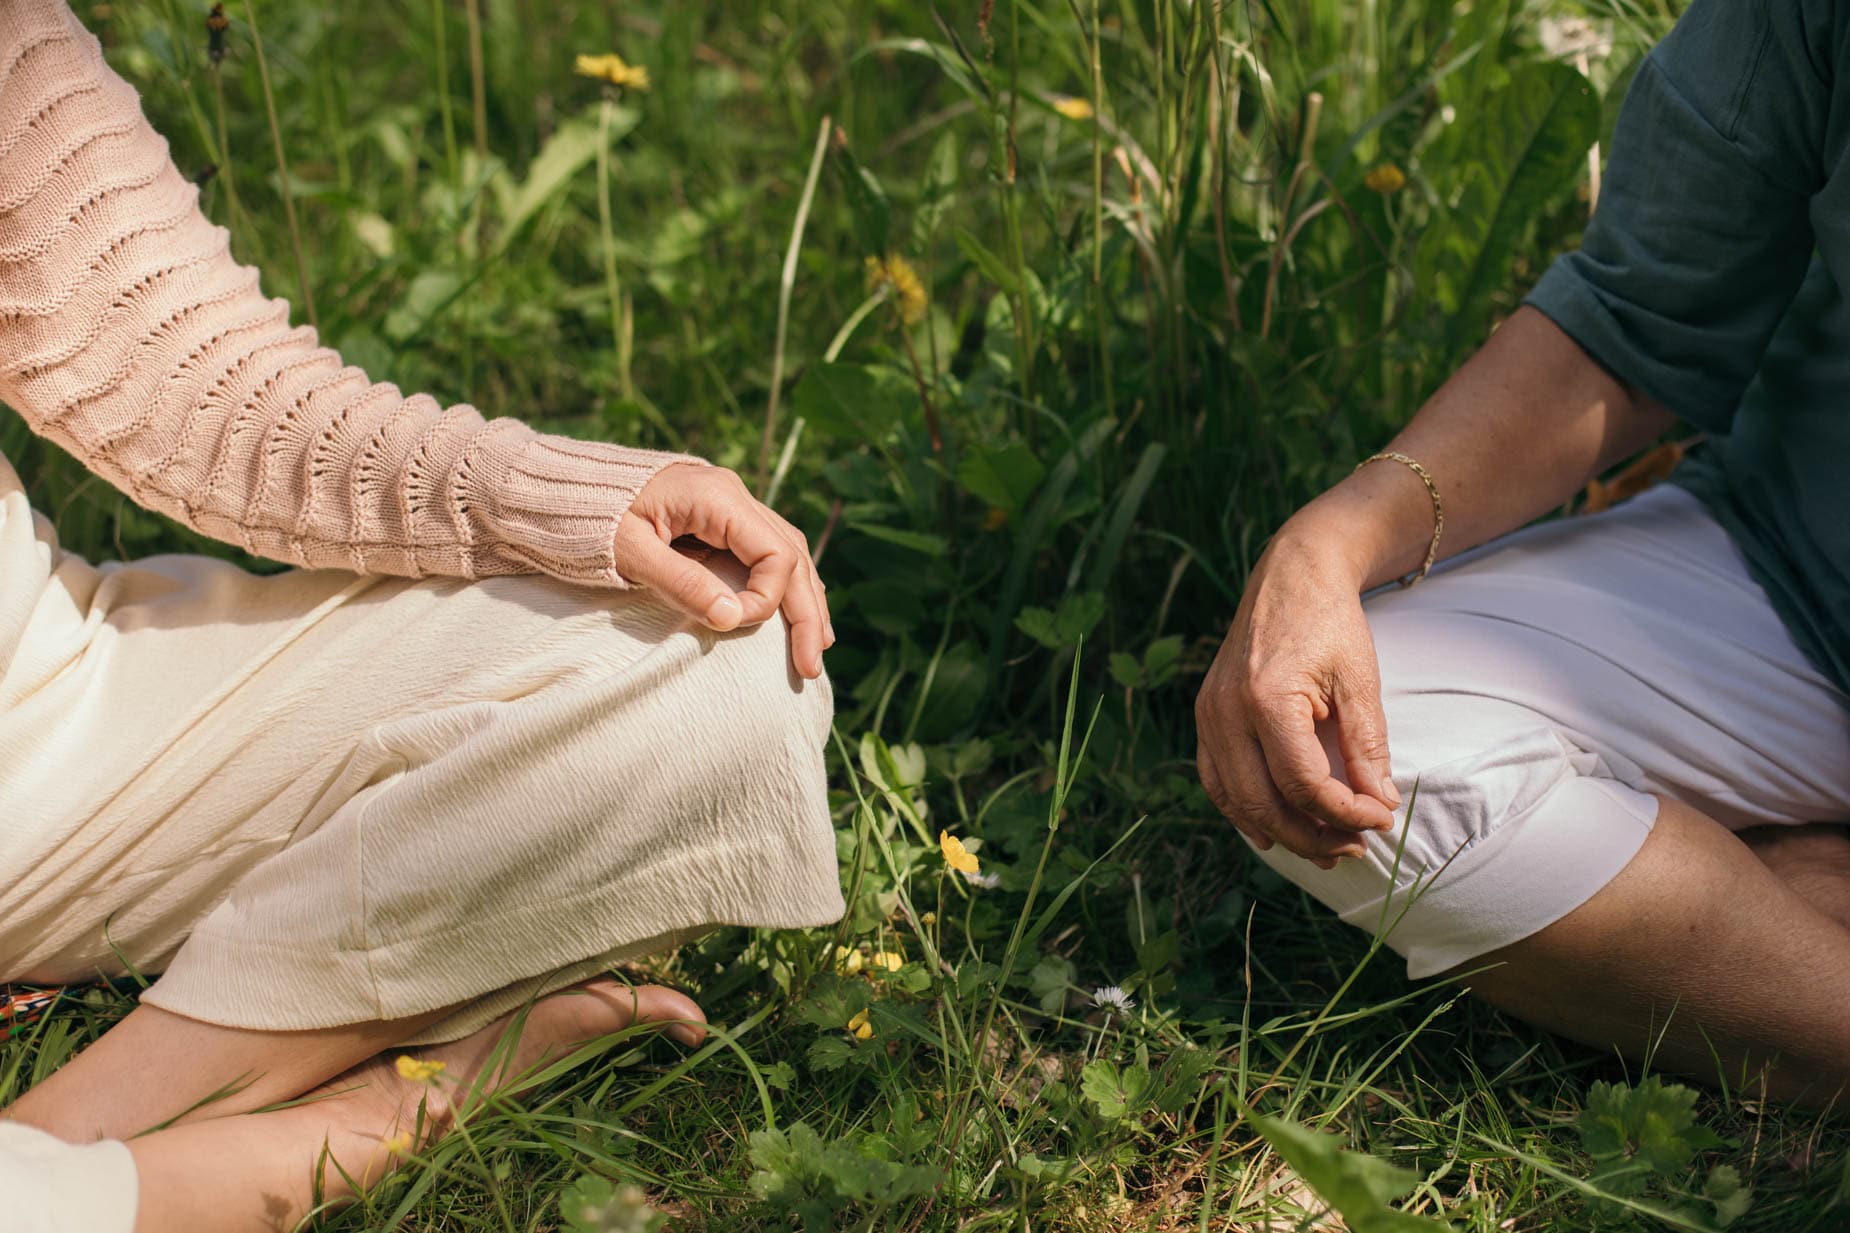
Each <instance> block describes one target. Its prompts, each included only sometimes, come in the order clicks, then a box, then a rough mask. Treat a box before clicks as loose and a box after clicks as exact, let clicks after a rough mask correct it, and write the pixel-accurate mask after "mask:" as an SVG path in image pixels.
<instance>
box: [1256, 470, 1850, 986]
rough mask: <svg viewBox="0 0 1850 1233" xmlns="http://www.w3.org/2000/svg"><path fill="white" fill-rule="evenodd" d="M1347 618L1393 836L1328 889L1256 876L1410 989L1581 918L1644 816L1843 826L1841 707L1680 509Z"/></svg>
mask: <svg viewBox="0 0 1850 1233" xmlns="http://www.w3.org/2000/svg"><path fill="white" fill-rule="evenodd" d="M1365 611H1366V613H1367V616H1368V622H1369V628H1370V630H1371V632H1372V633H1373V636H1374V639H1375V647H1376V652H1377V656H1378V659H1379V662H1380V668H1381V679H1382V691H1383V694H1382V698H1383V706H1384V709H1385V712H1386V716H1387V731H1388V745H1389V752H1390V755H1391V757H1392V761H1393V775H1394V783H1395V786H1396V787H1397V788H1399V789H1400V792H1401V798H1402V800H1403V801H1411V814H1410V815H1409V814H1408V813H1407V812H1406V811H1405V810H1403V811H1402V813H1401V814H1400V815H1399V817H1398V819H1397V820H1398V821H1399V822H1400V824H1401V825H1400V827H1399V828H1398V829H1397V830H1396V831H1394V832H1392V833H1386V832H1383V833H1376V834H1372V835H1369V836H1368V837H1367V838H1366V839H1365V841H1364V842H1365V845H1366V847H1367V852H1366V854H1365V855H1364V856H1363V857H1360V858H1357V859H1351V860H1344V861H1341V862H1339V863H1338V864H1337V867H1336V868H1335V869H1333V870H1327V871H1326V870H1322V869H1319V868H1317V867H1316V866H1315V865H1312V864H1311V863H1310V862H1308V861H1305V860H1301V859H1299V858H1298V857H1296V856H1293V855H1292V854H1291V853H1289V852H1287V851H1285V849H1284V848H1282V847H1277V846H1275V847H1273V848H1272V850H1271V851H1269V852H1267V853H1264V854H1263V859H1264V860H1265V861H1266V863H1267V864H1268V865H1270V866H1271V867H1272V868H1273V869H1275V870H1277V871H1278V872H1279V873H1281V874H1283V875H1284V876H1285V877H1286V878H1288V879H1290V880H1291V881H1292V882H1294V883H1296V884H1297V885H1298V886H1300V887H1302V888H1303V889H1304V890H1306V891H1308V892H1309V893H1310V894H1311V895H1313V896H1315V897H1316V898H1318V899H1320V900H1321V901H1322V902H1323V903H1325V904H1326V905H1328V906H1329V907H1330V908H1332V909H1333V910H1334V911H1336V912H1337V913H1338V914H1339V915H1340V916H1341V917H1342V919H1344V920H1345V921H1348V922H1349V923H1350V924H1352V925H1355V926H1357V927H1359V928H1361V929H1364V930H1367V931H1369V932H1370V933H1371V934H1372V933H1375V932H1379V931H1385V932H1386V941H1387V944H1388V945H1389V946H1390V947H1391V948H1393V949H1394V950H1395V951H1397V952H1399V953H1400V954H1401V955H1402V956H1404V957H1405V959H1406V961H1407V971H1408V975H1409V976H1411V977H1413V978H1415V979H1420V978H1425V977H1430V976H1433V975H1436V974H1438V973H1441V972H1445V971H1447V970H1450V969H1452V968H1455V967H1457V966H1458V965H1460V964H1463V963H1465V962H1467V961H1469V960H1472V959H1475V958H1477V957H1479V956H1481V955H1484V954H1486V953H1488V952H1490V951H1494V950H1497V949H1498V948H1500V947H1503V946H1507V945H1509V944H1511V943H1514V942H1517V941H1520V940H1521V939H1523V938H1525V937H1528V936H1529V935H1531V934H1533V933H1535V932H1537V931H1538V930H1540V929H1543V928H1545V927H1546V926H1548V925H1550V924H1552V923H1554V922H1555V921H1557V920H1559V919H1560V918H1562V917H1563V916H1566V915H1567V914H1568V913H1569V912H1571V911H1573V910H1574V909H1575V908H1577V907H1579V906H1580V905H1581V904H1583V903H1585V902H1586V901H1587V900H1588V899H1590V898H1592V897H1593V895H1594V894H1595V893H1597V892H1598V891H1599V890H1600V889H1601V888H1602V887H1604V886H1605V885H1606V884H1607V883H1608V882H1610V881H1612V879H1613V878H1614V877H1615V876H1617V874H1618V873H1619V871H1620V870H1621V869H1623V868H1624V867H1625V865H1626V864H1627V862H1629V861H1630V860H1631V858H1632V857H1633V856H1634V855H1635V854H1636V853H1637V851H1638V849H1639V848H1640V847H1641V846H1642V845H1643V843H1644V841H1645V837H1646V836H1647V835H1648V834H1649V832H1650V829H1651V826H1652V824H1653V823H1654V822H1655V820H1656V817H1657V805H1658V798H1659V797H1660V796H1667V797H1670V798H1672V799H1676V800H1680V801H1682V802H1684V803H1686V804H1688V805H1691V806H1693V807H1694V808H1696V809H1699V810H1701V811H1702V812H1704V813H1706V814H1708V815H1709V816H1710V817H1712V818H1715V819H1716V820H1718V821H1720V822H1721V823H1722V824H1723V825H1725V826H1727V827H1729V828H1730V829H1733V830H1742V829H1745V828H1748V827H1753V826H1766V825H1797V824H1802V823H1807V822H1842V821H1845V820H1846V819H1850V699H1846V697H1845V696H1844V695H1843V693H1842V692H1841V691H1839V690H1838V689H1837V688H1836V687H1835V686H1834V685H1832V684H1831V682H1830V681H1829V680H1828V679H1826V678H1825V677H1824V676H1823V674H1822V673H1820V672H1819V671H1818V670H1817V669H1816V668H1814V667H1813V666H1812V665H1811V663H1810V662H1809V661H1808V660H1806V658H1805V656H1804V655H1803V653H1802V652H1800V650H1799V649H1798V647H1797V646H1795V645H1794V644H1793V642H1792V639H1791V637H1790V636H1789V635H1788V634H1787V633H1786V630H1785V627H1784V626H1783V625H1782V624H1781V623H1780V620H1779V617H1778V616H1777V615H1776V614H1775V612H1774V611H1773V609H1772V607H1771V606H1770V605H1769V603H1768V602H1767V599H1766V596H1765V594H1764V592H1762V590H1761V589H1760V586H1759V585H1758V584H1757V583H1756V582H1755V581H1754V580H1753V577H1752V576H1751V574H1749V572H1748V570H1747V567H1746V564H1745V562H1744V561H1743V559H1742V557H1741V554H1740V553H1739V551H1738V550H1737V549H1736V548H1735V546H1734V544H1733V542H1732V541H1731V540H1730V539H1729V538H1728V535H1727V533H1726V532H1725V531H1724V530H1723V529H1722V528H1721V527H1720V526H1719V525H1718V524H1717V523H1716V522H1715V520H1714V519H1713V518H1711V517H1710V516H1709V514H1708V512H1707V510H1706V509H1705V508H1704V506H1703V505H1702V503H1701V502H1700V501H1699V500H1697V499H1696V498H1695V497H1693V496H1691V495H1690V494H1689V493H1687V492H1685V491H1683V490H1682V489H1679V488H1675V487H1671V486H1661V487H1658V488H1655V489H1652V490H1651V491H1649V492H1647V493H1645V494H1644V495H1642V496H1640V497H1638V498H1636V499H1634V500H1632V501H1630V502H1627V503H1625V504H1624V505H1621V506H1619V507H1617V508H1615V509H1613V510H1610V511H1607V512H1605V513H1601V514H1596V515H1592V516H1589V517H1583V518H1574V519H1567V520H1562V521H1557V522H1550V523H1544V524H1541V525H1539V526H1535V527H1531V528H1529V529H1527V530H1525V531H1521V532H1518V533H1517V534H1515V535H1512V536H1509V537H1506V538H1505V539H1503V540H1500V541H1497V542H1495V543H1493V544H1490V545H1487V546H1485V547H1484V548H1481V549H1478V550H1476V551H1474V552H1471V553H1467V554H1463V555H1461V556H1460V557H1459V558H1457V559H1456V560H1455V561H1453V562H1449V563H1447V564H1446V565H1445V566H1443V567H1441V568H1440V569H1437V570H1435V571H1434V572H1433V574H1432V576H1431V577H1429V578H1428V579H1427V580H1426V581H1424V582H1422V583H1421V584H1419V585H1418V586H1414V587H1410V588H1407V589H1405V590H1401V589H1398V588H1395V589H1390V590H1383V591H1379V592H1376V593H1374V594H1372V595H1371V596H1370V597H1369V598H1368V600H1367V602H1366V604H1365ZM1321 735H1322V736H1323V737H1324V744H1325V748H1326V750H1327V752H1328V753H1329V755H1330V758H1331V765H1332V766H1334V767H1337V768H1338V773H1339V774H1340V767H1341V759H1340V757H1339V756H1338V753H1337V749H1336V746H1335V743H1334V739H1333V736H1334V734H1333V731H1332V730H1329V729H1328V728H1327V726H1326V729H1325V730H1324V731H1323V732H1322V733H1321ZM1416 785H1417V795H1416V791H1415V788H1416Z"/></svg>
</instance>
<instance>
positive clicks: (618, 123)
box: [501, 107, 641, 243]
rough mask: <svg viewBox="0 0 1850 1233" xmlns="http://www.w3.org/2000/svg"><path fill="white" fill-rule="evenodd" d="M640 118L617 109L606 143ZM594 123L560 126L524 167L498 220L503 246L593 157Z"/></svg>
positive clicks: (569, 122)
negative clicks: (524, 173) (520, 179)
mask: <svg viewBox="0 0 1850 1233" xmlns="http://www.w3.org/2000/svg"><path fill="white" fill-rule="evenodd" d="M640 119H641V116H640V115H639V114H638V113H637V112H636V111H635V109H633V108H630V107H617V108H616V109H615V110H614V111H613V112H612V113H611V117H610V132H609V140H611V141H616V140H617V139H618V138H620V137H622V136H623V135H624V134H626V133H628V132H629V131H630V130H631V129H633V128H635V127H636V124H637V121H638V120H640ZM597 143H598V121H597V120H596V119H595V118H594V117H586V116H577V117H574V118H573V119H570V120H567V121H566V122H565V123H563V124H561V125H560V126H559V128H558V130H557V131H556V132H554V133H553V135H552V136H551V137H548V138H547V139H546V144H545V145H543V146H541V147H540V152H539V153H538V154H536V155H534V156H533V161H532V162H531V163H529V164H528V165H527V178H526V179H525V180H522V181H521V183H520V187H519V188H517V189H515V190H514V193H513V195H512V196H511V197H509V198H508V200H507V203H506V206H505V210H504V214H503V217H502V220H501V235H502V240H503V242H504V243H505V242H506V241H507V240H511V239H512V238H513V237H514V236H515V234H516V233H517V232H519V231H520V229H521V228H522V227H524V226H526V225H527V222H528V220H529V219H531V218H532V217H533V216H534V214H535V213H537V212H538V211H539V209H540V207H541V206H543V205H545V204H546V203H547V202H548V201H550V200H552V198H553V197H554V196H555V195H556V194H558V193H559V192H561V191H563V189H564V188H565V186H566V184H567V183H568V182H569V181H570V180H571V178H572V177H573V176H574V175H576V174H577V173H578V170H579V168H581V167H583V166H584V165H585V164H586V163H588V162H590V161H591V160H592V159H594V158H596V157H597Z"/></svg>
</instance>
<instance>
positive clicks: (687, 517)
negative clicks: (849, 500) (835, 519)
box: [617, 463, 835, 680]
mask: <svg viewBox="0 0 1850 1233" xmlns="http://www.w3.org/2000/svg"><path fill="white" fill-rule="evenodd" d="M683 535H691V536H693V537H694V538H695V539H698V540H700V541H701V542H702V543H704V544H707V545H709V546H711V547H714V548H718V549H721V550H723V551H726V552H730V553H731V554H732V555H733V556H735V557H737V558H738V559H739V561H740V562H741V563H742V564H743V565H744V566H745V567H746V568H747V569H749V570H750V571H751V575H750V577H748V578H747V579H746V582H745V589H744V590H743V591H739V592H737V593H736V594H735V593H734V591H733V589H732V588H731V587H730V586H728V585H727V584H726V582H725V580H724V579H723V578H721V577H720V576H719V575H718V574H717V573H715V572H714V571H713V570H712V569H711V568H709V567H708V566H707V565H706V564H705V563H703V562H700V561H696V560H694V559H692V558H691V557H687V556H683V555H682V554H681V553H679V552H676V551H675V550H674V548H673V547H671V545H672V544H673V543H674V541H675V540H676V539H677V538H679V537H681V536H683ZM617 572H619V573H620V574H622V575H623V577H624V578H626V579H628V580H629V581H630V582H633V583H635V584H636V585H638V586H645V587H648V588H649V589H650V590H652V591H654V592H655V593H656V594H658V595H660V596H661V597H662V598H663V599H666V600H667V601H668V602H670V603H672V604H675V605H676V606H678V607H680V608H682V609H685V610H686V611H687V612H688V613H689V614H690V615H692V616H693V617H694V618H695V619H696V620H698V621H700V622H701V624H703V625H705V626H707V628H709V629H716V630H720V631H721V632H724V631H726V630H731V629H737V628H739V627H740V626H741V625H756V624H758V623H759V622H761V621H767V620H769V619H770V618H771V616H772V614H773V613H775V612H776V611H777V610H778V609H779V608H782V609H783V610H784V619H785V621H786V622H788V623H789V626H790V658H791V662H792V663H793V664H795V666H796V670H797V671H798V672H799V673H801V674H802V675H803V676H805V677H807V678H809V679H810V680H814V679H815V678H817V677H819V676H821V675H822V652H823V651H825V650H827V649H828V648H829V647H831V646H833V645H835V627H834V626H833V625H831V624H830V623H829V604H828V599H827V597H826V596H825V595H824V594H823V591H824V588H823V585H822V580H821V579H820V578H818V577H817V576H816V567H815V565H814V564H813V563H812V562H811V561H810V557H809V541H808V540H806V539H804V538H803V533H802V532H801V531H799V530H797V529H796V528H795V527H793V526H791V525H790V524H789V523H788V522H785V521H784V520H783V518H781V517H779V516H778V514H777V512H776V511H775V510H772V509H771V508H770V507H769V506H767V505H765V504H763V503H762V502H760V501H759V500H758V499H757V498H755V497H753V496H752V494H751V493H750V491H748V490H747V489H746V487H745V484H744V482H743V481H742V480H740V479H739V477H738V476H737V475H735V474H733V473H732V472H731V471H728V470H725V469H724V468H722V467H703V466H696V465H694V464H691V463H676V464H675V465H673V466H670V467H664V468H663V469H662V470H660V471H658V472H657V473H656V475H655V478H654V479H651V480H650V481H649V482H648V483H647V484H645V485H644V486H643V489H642V491H641V492H639V493H637V494H636V499H635V501H633V502H632V503H631V504H630V507H629V511H628V512H627V513H625V514H624V515H623V521H622V522H621V523H619V524H618V526H617Z"/></svg>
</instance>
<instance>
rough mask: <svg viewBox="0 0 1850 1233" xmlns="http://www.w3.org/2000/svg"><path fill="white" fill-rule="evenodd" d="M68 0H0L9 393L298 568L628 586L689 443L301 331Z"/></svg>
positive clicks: (106, 459) (181, 516)
mask: <svg viewBox="0 0 1850 1233" xmlns="http://www.w3.org/2000/svg"><path fill="white" fill-rule="evenodd" d="M198 197H199V192H198V189H197V188H196V187H195V186H194V185H193V184H191V183H189V182H188V181H187V180H186V178H185V177H184V176H182V175H181V174H180V172H179V170H178V169H177V168H175V167H174V165H173V162H172V160H171V159H169V157H168V153H167V143H166V142H165V141H164V140H162V139H161V137H160V136H159V135H158V134H156V133H155V131H154V130H153V129H152V128H151V127H150V126H149V125H148V122H147V120H146V119H145V118H144V117H143V116H142V113H141V106H140V101H139V99H138V98H137V96H136V94H135V91H134V89H133V88H132V87H131V86H129V85H128V83H127V82H125V81H123V80H122V79H121V78H120V77H118V76H117V75H116V74H115V73H114V72H113V71H111V70H110V69H109V67H108V66H107V65H106V64H105V63H104V61H103V55H102V48H101V46H100V45H99V44H98V42H97V41H96V39H95V38H94V37H93V36H92V35H91V34H90V33H89V32H88V31H87V30H85V29H84V28H83V26H82V25H81V24H80V23H79V22H78V20H77V18H76V17H75V16H74V15H72V13H71V12H70V10H69V9H68V8H67V7H66V6H65V5H64V4H63V3H62V2H61V0H0V399H3V400H4V401H5V402H6V403H8V404H9V405H11V406H12V407H13V408H14V409H15V410H17V411H18V412H19V413H20V414H21V415H22V416H23V417H24V418H25V420H26V422H27V423H28V424H29V425H30V426H31V427H32V429H33V431H35V432H37V433H39V434H41V435H43V436H46V437H49V438H50V439H52V440H54V441H56V442H57V443H58V444H59V445H61V446H63V447H64V448H65V449H67V450H69V451H70V452H71V453H72V454H74V455H75V456H76V457H77V458H78V459H80V460H81V461H82V462H83V463H84V465H85V466H86V467H88V468H89V469H90V470H92V471H94V472H96V473H97V474H98V475H101V476H103V477H104V478H105V479H107V480H109V482H110V483H112V484H114V485H115V486H116V487H118V488H120V489H121V490H122V491H123V492H125V493H127V494H128V495H129V496H130V497H131V498H132V499H134V500H135V501H136V502H137V503H138V504H140V505H143V506H145V507H147V508H149V509H152V510H157V511H159V512H161V513H163V514H167V515H169V516H170V517H173V518H176V519H178V520H179V521H181V522H183V523H185V524H186V525H188V526H190V527H193V528H195V529H197V530H199V531H201V532H204V533H205V534H207V535H210V536H213V537H214V538H217V539H221V540H225V541H227V542H229V543H232V544H236V545H238V546H239V547H242V548H244V549H246V550H247V551H249V552H252V553H256V554H258V555H260V556H266V557H271V558H274V559H276V560H280V561H286V562H289V563H291V564H294V565H302V566H309V567H328V568H340V569H350V570H354V571H357V572H360V573H375V574H399V575H405V576H410V577H423V576H425V575H431V574H437V575H449V576H454V577H462V578H476V577H482V576H485V575H490V574H508V573H532V572H542V573H547V574H551V575H553V576H555V577H558V578H563V579H566V580H568V581H573V582H583V583H592V584H598V585H605V586H621V585H623V579H622V578H621V577H620V576H619V574H618V573H617V568H616V562H615V559H614V554H615V539H616V529H617V524H618V522H619V521H620V520H621V519H622V517H623V514H624V511H625V510H627V509H628V508H629V505H630V502H631V501H632V500H633V499H634V497H635V496H636V494H637V493H638V492H639V491H641V489H642V487H643V485H644V484H646V483H648V481H649V480H650V479H651V478H653V477H654V475H655V474H656V472H658V471H660V470H661V469H662V468H663V467H665V466H668V465H670V464H672V463H675V462H693V461H697V460H695V459H691V458H688V457H686V456H684V455H678V454H665V453H659V452H655V451H650V450H637V449H627V448H623V447H621V446H614V445H606V444H602V443H598V442H590V441H576V440H571V439H569V438H565V437H558V436H552V435H548V434H543V433H539V432H535V431H534V430H533V429H531V428H529V427H528V426H527V425H525V424H523V423H521V422H520V421H518V420H514V419H496V420H486V419H484V418H483V417H482V415H481V414H480V413H479V412H477V411H476V410H475V408H473V407H470V406H467V405H460V404H459V405H457V406H452V407H448V408H445V407H443V406H441V405H440V404H439V403H438V402H437V401H436V400H435V399H433V398H431V397H430V396H428V395H425V394H413V395H412V396H410V397H408V398H407V397H405V396H403V395H402V394H401V393H400V392H399V390H398V388H397V387H396V386H393V385H390V384H386V383H378V384H375V383H374V382H372V381H371V380H369V379H368V378H367V376H366V374H365V373H363V372H361V371H360V370H359V369H357V368H353V367H351V366H349V365H345V364H343V363H342V362H341V358H340V356H339V354H338V353H336V352H334V351H332V350H330V349H328V348H327V347H323V346H321V345H319V343H318V341H317V339H316V335H315V332H314V331H313V330H312V329H309V328H307V327H300V328H291V326H290V324H289V305H288V304H287V303H286V302H285V301H283V300H279V299H268V298H266V297H265V296H264V295H263V294H262V292H261V290H260V289H259V286H258V277H257V271H256V270H254V269H252V268H250V267H248V266H241V265H239V264H238V263H237V262H236V261H234V260H233V259H232V257H231V252H230V235H229V233H228V232H226V231H225V230H224V228H222V227H218V226H215V225H213V224H212V223H211V222H210V221H209V220H208V219H207V218H206V217H205V216H204V215H203V214H201V213H200V211H199V207H198Z"/></svg>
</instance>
